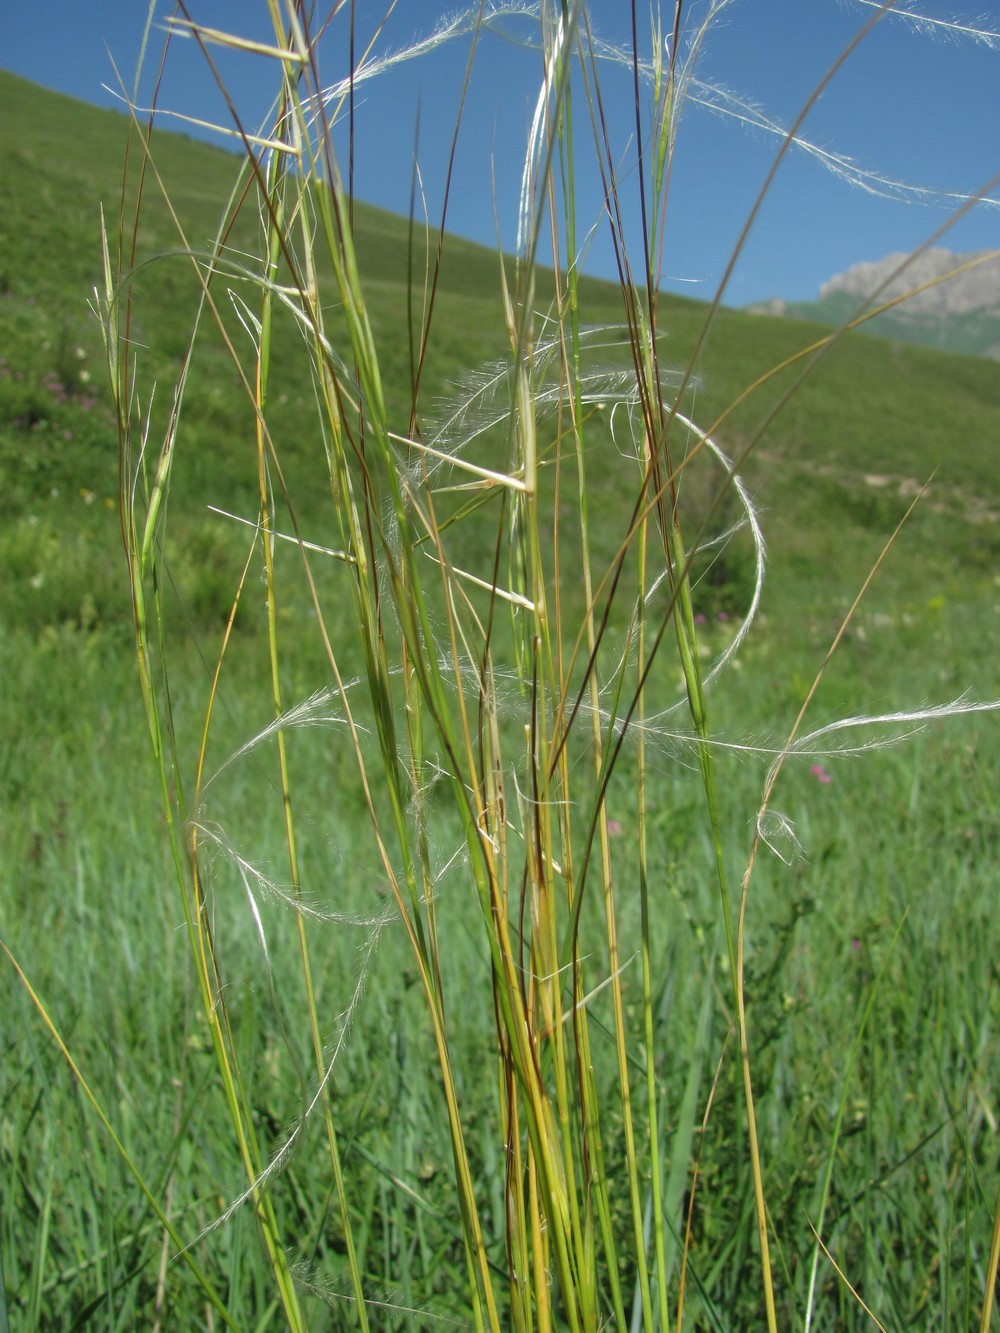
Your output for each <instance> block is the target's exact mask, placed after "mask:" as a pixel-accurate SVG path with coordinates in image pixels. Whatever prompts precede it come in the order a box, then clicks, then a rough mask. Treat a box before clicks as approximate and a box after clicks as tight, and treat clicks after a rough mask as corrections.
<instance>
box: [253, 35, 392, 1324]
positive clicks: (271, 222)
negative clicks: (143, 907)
mask: <svg viewBox="0 0 1000 1333" xmlns="http://www.w3.org/2000/svg"><path fill="white" fill-rule="evenodd" d="M276 36H278V37H283V34H282V33H281V32H280V31H279V32H278V33H276ZM285 78H286V87H285V88H284V89H283V92H282V97H281V100H280V102H279V109H278V115H277V117H276V124H275V135H274V137H275V139H276V140H280V139H281V138H282V137H283V136H284V135H288V137H289V138H290V139H291V140H293V142H292V143H290V147H292V149H293V151H294V150H295V144H294V137H295V131H296V128H297V127H296V126H295V123H294V120H293V117H292V111H291V107H290V105H289V98H288V96H287V80H288V78H289V75H288V71H287V68H286V71H285ZM299 155H300V154H299V153H298V152H295V156H296V157H298V156H299ZM287 161H288V159H287V158H286V156H285V155H284V154H281V153H275V154H274V155H273V156H272V158H271V163H270V171H269V176H268V179H267V190H268V207H267V234H268V243H267V270H266V281H265V282H264V284H263V285H262V308H261V315H260V333H259V345H258V355H257V368H256V377H255V385H254V387H255V396H256V402H255V414H254V415H255V419H256V422H257V468H258V482H259V490H260V525H261V544H262V549H263V554H264V573H265V587H266V595H267V637H268V656H269V660H270V671H271V691H272V700H273V704H274V716H275V719H280V718H281V716H282V713H283V709H284V706H283V701H282V692H281V677H280V671H279V645H278V589H277V584H276V581H275V571H274V546H273V537H272V512H271V510H272V506H271V482H270V476H269V469H268V449H267V441H266V440H265V437H264V432H263V422H264V420H265V418H266V412H267V408H268V381H269V378H270V354H271V335H272V316H273V297H272V290H273V284H274V282H276V280H277V277H278V272H279V264H280V260H281V256H282V249H283V244H287V236H286V234H285V228H286V227H288V226H289V222H288V215H287V213H286V207H285V197H286V194H287V193H288V189H289V185H290V180H289V176H288V172H287ZM300 202H301V201H300V200H299V199H298V198H297V196H296V193H295V190H294V187H293V189H292V197H291V205H292V210H291V211H292V216H293V217H294V216H299V217H300V218H301V219H302V225H303V228H304V227H305V226H306V225H307V224H308V217H309V215H308V212H307V211H306V210H305V209H300V208H297V207H296V205H298V204H300ZM306 253H307V254H308V241H307V245H306ZM276 743H277V750H278V767H279V783H280V790H281V795H282V805H283V808H284V817H285V835H286V842H287V850H288V867H289V875H290V879H291V886H292V893H293V895H294V897H295V899H296V901H299V900H300V899H301V893H302V885H301V875H300V871H299V859H298V854H297V849H296V839H295V823H294V817H293V805H292V794H291V790H290V780H289V772H288V761H287V753H286V746H285V733H284V730H283V729H282V728H280V727H279V728H278V730H277V732H276ZM305 924H306V923H305V917H304V916H303V915H302V913H301V912H300V913H297V914H296V927H297V930H298V937H299V950H300V955H301V965H302V977H303V983H304V986H305V996H306V1009H307V1013H308V1018H309V1027H310V1035H311V1039H312V1047H313V1058H314V1061H315V1069H316V1078H317V1081H318V1086H319V1089H320V1103H321V1106H322V1111H323V1124H324V1129H325V1132H326V1141H327V1148H328V1152H329V1156H330V1168H331V1172H332V1174H333V1180H334V1187H335V1189H336V1194H337V1205H338V1208H339V1210H340V1217H341V1222H342V1225H343V1233H344V1243H345V1247H346V1250H347V1263H348V1269H349V1272H350V1277H351V1286H352V1289H353V1292H354V1301H355V1309H356V1311H357V1317H358V1324H359V1327H360V1328H362V1329H364V1330H367V1328H368V1312H367V1306H366V1303H365V1290H364V1284H363V1281H362V1275H361V1271H360V1269H359V1267H358V1259H357V1253H356V1249H355V1243H354V1228H353V1225H352V1221H351V1215H350V1208H349V1205H348V1201H347V1192H346V1188H345V1185H344V1172H343V1165H342V1162H341V1154H340V1146H339V1143H338V1138H337V1131H336V1126H335V1122H334V1116H333V1108H332V1106H331V1104H330V1097H329V1094H328V1090H327V1089H328V1082H327V1071H326V1060H325V1056H324V1051H323V1040H322V1035H321V1032H320V1016H319V1011H318V1008H317V1004H316V992H315V986H314V983H313V975H312V966H311V963H310V957H309V942H308V938H307V935H306V929H305Z"/></svg>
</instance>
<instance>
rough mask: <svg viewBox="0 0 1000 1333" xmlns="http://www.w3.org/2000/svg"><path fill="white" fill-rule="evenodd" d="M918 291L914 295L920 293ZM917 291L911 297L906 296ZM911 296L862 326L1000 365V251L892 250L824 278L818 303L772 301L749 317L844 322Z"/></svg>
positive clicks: (761, 304) (753, 309)
mask: <svg viewBox="0 0 1000 1333" xmlns="http://www.w3.org/2000/svg"><path fill="white" fill-rule="evenodd" d="M915 289H916V290H915ZM910 292H913V295H912V296H907V294H908V293H910ZM900 297H906V298H907V299H905V300H904V301H902V302H901V304H899V305H898V306H895V307H894V308H893V309H892V310H888V311H885V312H884V313H882V314H878V315H875V316H873V317H872V319H871V320H870V321H869V322H868V323H866V324H865V325H864V326H863V328H864V330H865V331H866V332H869V333H872V334H877V335H878V336H880V337H884V338H893V339H898V340H900V341H903V342H914V343H919V344H922V345H924V346H929V347H935V348H937V349H938V350H941V351H954V352H964V353H966V354H969V355H973V356H984V357H989V358H990V359H992V360H1000V250H977V251H972V252H968V253H959V252H956V251H953V250H949V249H947V248H945V247H944V246H936V247H932V248H930V249H927V250H923V251H918V252H916V253H914V254H912V255H910V254H907V252H905V251H894V252H893V253H892V254H889V255H886V256H885V257H884V258H882V259H877V260H863V261H861V262H859V263H857V264H852V265H851V267H850V268H848V269H846V270H845V271H844V272H843V273H837V274H834V276H833V277H832V278H829V279H827V281H826V282H824V283H823V284H822V285H821V287H820V289H819V295H818V297H817V299H816V300H815V301H784V300H782V299H780V298H773V299H771V300H769V301H761V302H757V303H756V304H754V305H752V306H749V307H747V308H748V309H749V310H750V311H751V312H752V313H755V314H763V315H780V316H783V317H785V318H800V319H815V320H820V321H821V322H823V323H828V324H842V323H844V322H845V321H847V320H849V319H853V318H855V317H856V316H857V315H858V313H859V312H860V311H861V310H862V308H863V307H864V306H865V305H866V304H867V303H868V302H870V301H871V302H873V303H874V304H876V305H878V304H881V303H883V302H886V301H891V300H894V299H898V298H900Z"/></svg>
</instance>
